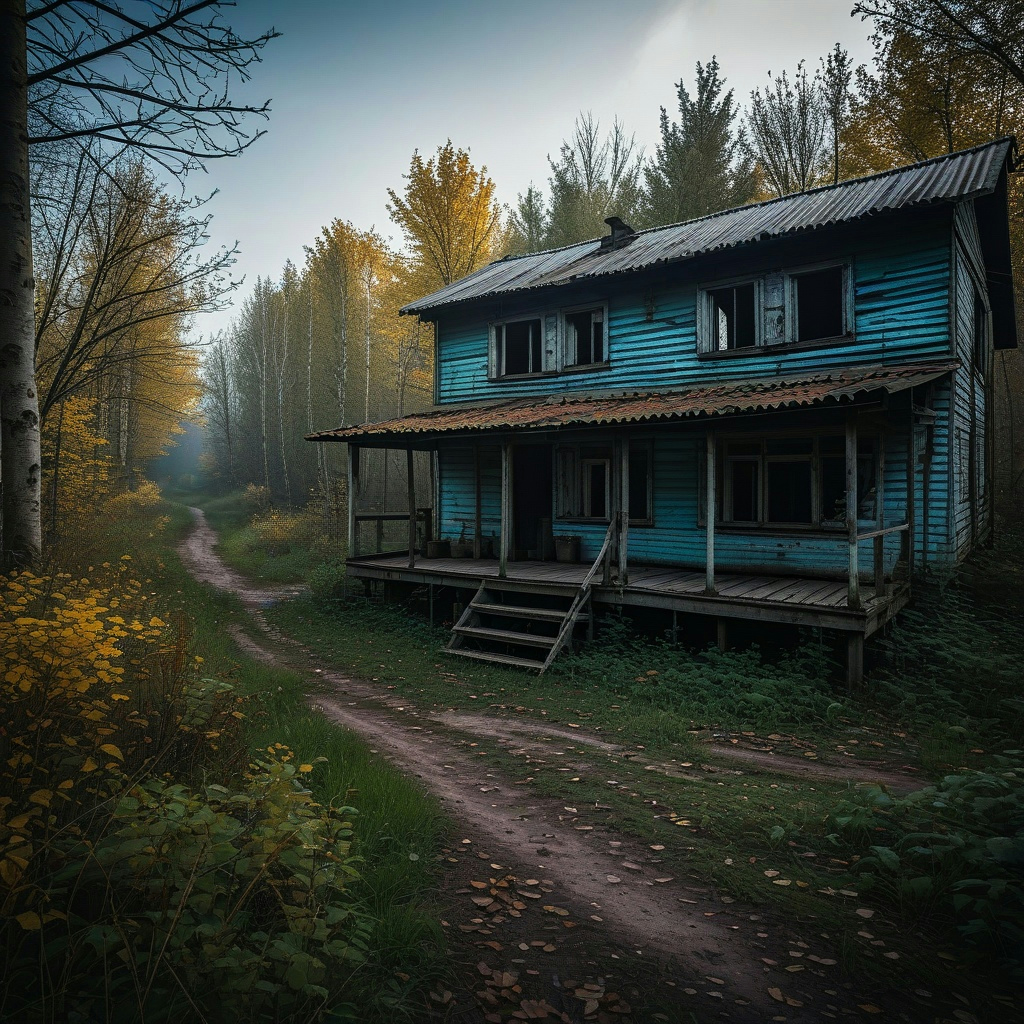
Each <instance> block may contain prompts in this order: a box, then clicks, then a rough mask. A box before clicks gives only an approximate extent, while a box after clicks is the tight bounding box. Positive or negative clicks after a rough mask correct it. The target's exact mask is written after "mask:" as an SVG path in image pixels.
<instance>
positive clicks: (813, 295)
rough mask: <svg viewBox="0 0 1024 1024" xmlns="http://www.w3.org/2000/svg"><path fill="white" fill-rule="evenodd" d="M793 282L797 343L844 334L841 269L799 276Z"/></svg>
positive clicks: (829, 269)
mask: <svg viewBox="0 0 1024 1024" xmlns="http://www.w3.org/2000/svg"><path fill="white" fill-rule="evenodd" d="M794 281H795V282H796V340H797V341H817V340H818V339H820V338H838V337H840V336H841V335H842V334H843V305H844V296H843V268H842V267H829V268H828V269H827V270H815V271H813V272H812V273H810V274H800V275H798V276H797V277H795V278H794Z"/></svg>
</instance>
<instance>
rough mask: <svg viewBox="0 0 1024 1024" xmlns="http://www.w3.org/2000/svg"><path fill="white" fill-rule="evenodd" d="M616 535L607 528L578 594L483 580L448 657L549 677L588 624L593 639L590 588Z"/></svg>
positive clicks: (454, 632) (455, 630)
mask: <svg viewBox="0 0 1024 1024" xmlns="http://www.w3.org/2000/svg"><path fill="white" fill-rule="evenodd" d="M612 533H613V530H612V527H611V526H609V527H608V532H607V534H606V535H605V539H604V544H603V545H602V546H601V552H600V554H599V555H598V556H597V558H596V559H595V560H594V564H593V565H592V566H591V568H590V571H589V572H588V573H587V575H586V576H585V577H584V579H583V582H582V583H581V584H580V586H579V589H578V590H576V591H575V592H573V591H566V592H565V593H563V594H560V595H552V594H551V593H538V592H536V590H535V589H533V588H531V587H530V586H529V585H528V584H522V583H512V582H510V581H507V580H501V579H499V580H493V579H492V580H481V581H480V589H479V590H477V592H476V594H475V595H474V597H473V600H472V601H470V602H469V604H468V605H466V608H465V611H464V612H463V613H462V616H461V617H460V618H459V621H458V622H456V623H455V626H454V628H453V629H452V637H451V640H449V642H448V646H447V648H445V650H446V651H447V653H449V654H458V655H459V656H460V657H463V658H474V659H476V660H477V661H490V662H497V663H499V664H502V665H514V666H516V667H517V668H526V669H532V670H534V671H535V672H537V673H540V674H543V673H544V672H546V671H547V669H548V667H549V666H550V665H551V663H552V662H553V661H554V660H555V658H557V657H558V655H559V654H560V653H561V652H562V651H563V650H564V649H565V647H566V646H567V645H570V644H571V643H572V639H573V635H574V633H575V631H576V627H577V626H580V625H587V626H588V627H589V628H590V631H591V635H592V627H593V608H592V607H591V601H590V588H591V584H592V583H593V579H594V576H595V574H596V573H597V569H598V567H599V566H600V565H601V564H602V563H603V562H604V560H605V556H606V554H607V552H608V548H609V544H610V542H611V538H612Z"/></svg>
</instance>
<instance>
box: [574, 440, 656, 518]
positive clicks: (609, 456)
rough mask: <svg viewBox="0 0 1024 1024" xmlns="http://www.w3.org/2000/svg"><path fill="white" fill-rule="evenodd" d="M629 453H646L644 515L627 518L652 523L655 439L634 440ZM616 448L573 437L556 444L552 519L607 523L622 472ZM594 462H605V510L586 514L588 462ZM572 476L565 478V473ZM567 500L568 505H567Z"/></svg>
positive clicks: (620, 484) (591, 463) (587, 502)
mask: <svg viewBox="0 0 1024 1024" xmlns="http://www.w3.org/2000/svg"><path fill="white" fill-rule="evenodd" d="M629 450H630V454H632V453H633V452H634V451H642V452H644V454H645V455H646V456H647V512H648V515H647V518H646V519H634V518H633V517H632V516H631V517H630V519H629V525H630V526H635V527H647V526H653V525H654V443H653V441H651V440H642V441H633V442H631V443H630V444H629ZM618 461H619V460H618V458H617V457H616V451H615V448H614V447H613V446H612V445H611V444H610V443H609V444H603V445H602V444H594V443H593V442H588V441H572V442H568V443H565V444H558V445H556V446H555V457H554V490H555V519H556V521H558V522H580V523H608V522H610V521H611V510H612V507H613V505H614V504H616V502H615V501H613V498H614V495H615V489H616V488H621V486H622V474H621V471H620V469H619V468H618V466H617V463H618ZM596 463H604V464H605V465H606V470H605V472H606V476H605V512H606V514H605V515H603V516H593V515H589V514H588V512H589V509H588V505H589V494H588V489H587V487H586V484H587V476H586V474H587V468H586V467H587V466H588V465H594V464H596ZM567 474H568V475H570V476H571V477H572V479H571V480H570V481H568V482H567V481H566V480H565V479H564V478H565V476H566V475H567ZM567 504H568V507H566V506H567Z"/></svg>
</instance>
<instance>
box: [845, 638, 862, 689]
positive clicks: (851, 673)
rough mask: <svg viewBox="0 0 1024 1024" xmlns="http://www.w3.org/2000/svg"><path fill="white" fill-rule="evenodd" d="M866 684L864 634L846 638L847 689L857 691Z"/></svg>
mask: <svg viewBox="0 0 1024 1024" xmlns="http://www.w3.org/2000/svg"><path fill="white" fill-rule="evenodd" d="M863 682H864V634H863V633H850V634H849V635H848V636H847V637H846V688H847V690H856V689H858V688H859V687H860V685H861V684H862V683H863Z"/></svg>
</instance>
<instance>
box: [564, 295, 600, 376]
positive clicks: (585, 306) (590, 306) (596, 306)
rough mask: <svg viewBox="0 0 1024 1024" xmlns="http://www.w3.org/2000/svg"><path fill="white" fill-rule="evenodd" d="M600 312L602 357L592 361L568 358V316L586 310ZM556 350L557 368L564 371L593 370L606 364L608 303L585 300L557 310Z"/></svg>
mask: <svg viewBox="0 0 1024 1024" xmlns="http://www.w3.org/2000/svg"><path fill="white" fill-rule="evenodd" d="M588 311H590V312H592V313H594V312H598V311H600V313H601V349H602V355H603V358H602V359H599V360H597V361H596V362H592V363H575V362H572V361H571V360H570V358H569V356H570V353H569V323H568V318H569V317H570V316H572V315H573V314H574V313H586V312H588ZM558 333H559V339H558V350H559V352H560V354H561V365H560V366H559V368H558V369H559V370H560V371H561V372H564V373H573V372H578V371H581V370H593V369H595V368H599V367H605V366H608V363H609V360H608V303H607V302H585V303H581V304H579V305H573V306H565V307H563V308H562V309H560V310H559V311H558Z"/></svg>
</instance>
